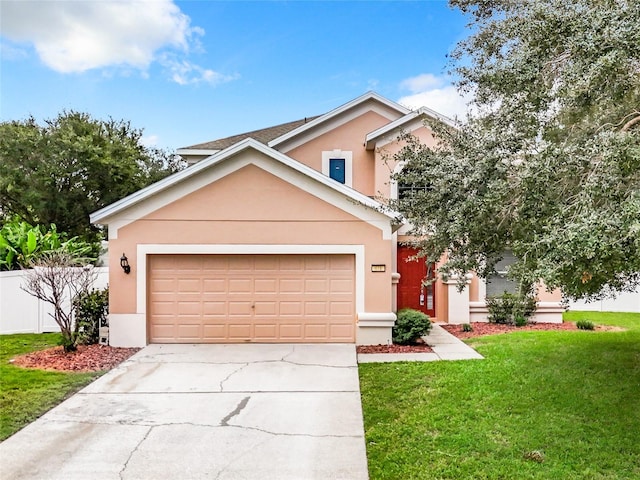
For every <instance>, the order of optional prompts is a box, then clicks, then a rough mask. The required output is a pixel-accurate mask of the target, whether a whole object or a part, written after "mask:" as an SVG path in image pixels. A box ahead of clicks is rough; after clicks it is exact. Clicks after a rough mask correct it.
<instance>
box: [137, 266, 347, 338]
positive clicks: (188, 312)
mask: <svg viewBox="0 0 640 480" xmlns="http://www.w3.org/2000/svg"><path fill="white" fill-rule="evenodd" d="M354 284H355V280H354V257H353V255H153V256H151V257H150V259H149V288H148V292H149V297H148V302H149V303H148V312H149V341H150V342H152V343H242V342H354V341H355V300H354V299H355V295H354Z"/></svg>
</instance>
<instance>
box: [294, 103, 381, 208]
mask: <svg viewBox="0 0 640 480" xmlns="http://www.w3.org/2000/svg"><path fill="white" fill-rule="evenodd" d="M387 123H389V119H388V118H385V117H383V116H382V115H380V114H378V113H376V112H373V111H368V112H365V113H363V114H362V115H360V116H358V117H357V118H355V119H353V120H350V121H348V122H346V123H344V124H342V125H340V126H338V127H336V128H334V129H332V130H330V131H328V132H326V133H323V134H321V135H319V136H317V137H315V138H313V139H311V140H310V141H308V142H306V143H304V144H303V145H300V146H297V147H295V148H293V149H291V150H288V151H286V152H285V153H286V154H287V155H289V156H290V157H292V158H294V159H296V160H298V161H299V162H302V163H304V164H305V165H308V166H309V167H311V168H313V169H315V170H317V171H319V172H323V173H325V174H328V172H327V171H326V169H327V165H326V163H327V159H328V158H334V157H335V158H343V157H349V156H350V158H351V160H350V162H351V166H350V169H351V175H350V177H351V185H350V186H351V187H352V188H354V189H355V190H357V191H359V192H361V193H363V194H365V195H368V196H374V195H375V194H376V188H375V183H376V180H375V168H376V166H375V154H374V152H373V151H367V150H366V149H365V147H364V138H365V136H366V134H367V133H369V132H371V131H374V130H376V129H378V128H380V127H382V126H384V125H386V124H387ZM323 152H325V153H324V164H325V165H324V166H323ZM347 171H349V166H347ZM347 177H349V175H347ZM346 184H347V185H349V182H348V181H347V182H346Z"/></svg>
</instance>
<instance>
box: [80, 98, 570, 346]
mask: <svg viewBox="0 0 640 480" xmlns="http://www.w3.org/2000/svg"><path fill="white" fill-rule="evenodd" d="M427 116H429V117H432V118H436V119H439V120H440V121H443V122H450V120H448V119H447V118H446V117H444V116H441V115H439V114H437V113H435V112H433V111H430V110H428V109H421V110H418V111H411V110H409V109H407V108H405V107H403V106H401V105H399V104H397V103H395V102H392V101H390V100H388V99H386V98H384V97H382V96H380V95H378V94H376V93H372V92H370V93H367V94H365V95H362V96H361V97H358V98H356V99H354V100H352V101H350V102H348V103H346V104H344V105H342V106H339V107H337V108H336V109H334V110H332V111H330V112H328V113H326V114H324V115H320V116H318V117H313V118H306V119H304V120H300V121H296V122H291V123H287V124H283V125H278V126H276V127H271V128H266V129H263V130H258V131H254V132H249V133H245V134H241V135H237V136H234V137H229V138H225V139H220V140H217V141H213V142H208V143H203V144H199V145H194V146H191V147H187V148H184V149H181V150H179V151H178V153H179V154H180V155H181V156H182V157H183V158H184V159H185V160H186V161H187V162H188V163H189V165H190V166H189V167H188V168H187V169H185V170H183V171H181V172H179V173H177V174H175V175H173V176H171V177H168V178H166V179H164V180H162V181H160V182H158V183H156V184H153V185H151V186H149V187H147V188H145V189H143V190H140V191H138V192H136V193H134V194H132V195H130V196H128V197H126V198H123V199H122V200H120V201H118V202H116V203H114V204H112V205H109V206H107V207H105V208H103V209H102V210H100V211H98V212H95V213H94V214H93V215H92V217H91V221H92V222H94V223H97V224H102V225H106V226H108V229H109V251H110V261H109V269H110V281H109V284H110V314H109V321H110V343H111V344H112V345H114V346H143V345H146V344H148V343H180V342H184V343H225V342H233V343H243V342H347V343H357V344H372V343H374V344H377V343H387V342H390V340H391V328H392V326H393V324H394V321H395V318H396V317H395V312H396V311H397V310H398V308H401V307H412V308H417V309H420V310H423V311H424V312H426V313H428V314H429V315H430V317H431V318H432V320H434V321H438V322H455V323H466V322H469V321H475V320H482V319H485V318H486V307H485V303H484V297H485V293H486V283H485V282H484V281H483V280H480V279H478V278H476V277H475V276H473V275H471V274H470V275H469V278H468V287H467V288H466V289H465V290H464V291H462V292H458V290H457V289H456V285H455V281H451V283H443V282H441V281H438V282H436V283H435V284H434V285H432V286H429V287H424V286H423V285H422V279H423V278H424V275H425V272H426V267H425V265H424V262H422V263H421V262H417V261H414V262H407V261H406V259H407V258H408V257H410V256H411V254H412V253H413V252H412V251H411V250H410V249H408V248H407V247H405V246H403V245H402V242H403V241H404V240H407V239H408V237H406V236H405V235H406V233H407V231H408V226H407V225H404V224H402V223H399V222H398V217H399V215H398V214H397V213H394V212H386V211H385V210H384V209H382V208H380V207H381V204H380V203H378V201H377V200H376V198H382V197H385V198H386V197H393V196H395V195H397V194H398V192H397V191H398V188H397V186H396V185H394V184H393V182H391V181H390V175H391V172H392V170H393V169H397V168H402V165H389V164H388V162H385V161H384V160H383V158H386V155H388V154H391V153H393V152H394V151H397V149H398V148H399V144H398V142H397V136H398V134H399V133H400V131H410V132H412V133H413V134H415V135H418V136H419V137H420V138H421V139H422V141H424V142H433V141H434V139H433V136H432V134H431V131H430V130H429V129H428V128H427V127H425V125H424V119H425V117H427ZM122 255H124V256H126V257H127V262H128V264H129V266H130V273H129V274H127V273H125V272H124V271H123V268H121V265H120V259H121V256H122ZM538 298H539V300H540V301H539V308H538V312H537V314H536V315H537V317H538V319H544V320H545V321H560V319H561V312H562V307H561V305H560V303H559V300H560V295H559V293H558V292H547V291H545V290H544V288H541V289H540V291H539V292H538Z"/></svg>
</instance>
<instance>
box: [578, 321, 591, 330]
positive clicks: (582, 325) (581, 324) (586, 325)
mask: <svg viewBox="0 0 640 480" xmlns="http://www.w3.org/2000/svg"><path fill="white" fill-rule="evenodd" d="M576 327H578V328H579V329H580V330H594V329H595V328H596V326H595V325H594V323H593V322H592V321H591V320H578V321H577V322H576Z"/></svg>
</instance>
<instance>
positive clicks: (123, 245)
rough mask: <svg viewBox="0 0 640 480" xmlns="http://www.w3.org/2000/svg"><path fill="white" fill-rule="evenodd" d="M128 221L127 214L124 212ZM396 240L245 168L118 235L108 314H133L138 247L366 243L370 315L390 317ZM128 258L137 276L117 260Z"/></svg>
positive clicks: (113, 245) (114, 241)
mask: <svg viewBox="0 0 640 480" xmlns="http://www.w3.org/2000/svg"><path fill="white" fill-rule="evenodd" d="M124 216H126V213H125V214H124ZM391 242H392V240H391V238H389V239H383V235H382V231H381V230H380V229H379V228H376V227H375V226H372V225H370V224H368V223H366V222H364V221H362V220H361V219H359V218H356V217H354V216H352V215H350V214H349V213H346V212H344V211H342V210H340V209H338V208H336V207H335V206H333V205H331V204H329V203H327V202H325V201H323V200H320V199H318V198H316V197H314V196H312V195H310V194H309V193H307V192H305V191H304V190H302V189H300V188H297V187H296V186H294V185H291V184H290V183H288V182H285V181H283V180H281V179H279V178H278V177H276V176H274V175H272V174H271V173H268V172H266V171H264V170H262V169H260V168H258V167H256V166H253V165H250V166H247V167H244V168H242V169H240V170H238V171H236V172H234V173H231V174H229V175H228V176H226V177H224V178H222V179H220V180H218V181H216V182H215V183H213V184H211V185H209V186H206V187H203V188H201V189H199V190H197V191H195V192H193V193H191V194H189V195H186V196H184V197H183V198H181V199H179V200H177V201H175V202H173V203H170V204H169V205H166V206H164V207H162V208H160V209H158V210H156V211H154V212H152V213H150V214H148V215H146V216H145V217H143V218H141V219H139V220H137V221H134V222H133V223H130V224H128V225H126V226H124V227H121V228H120V229H119V230H118V232H117V238H112V239H111V240H110V242H109V249H110V251H111V252H112V253H113V255H111V259H110V268H111V278H110V285H111V299H110V301H111V303H110V310H111V313H115V314H127V313H135V312H136V298H137V282H136V276H137V274H138V270H137V269H138V259H137V257H136V252H137V246H138V245H139V244H188V245H203V244H204V245H206V244H223V245H233V244H249V245H284V244H287V245H318V244H323V245H331V244H339V245H363V246H364V248H365V260H364V261H365V274H364V277H365V285H366V289H365V295H364V304H365V305H364V306H365V309H366V311H372V312H390V311H391V300H392V299H391V271H390V270H391V269H388V270H387V272H385V273H372V272H371V271H370V264H373V263H376V264H378V263H380V264H386V265H390V264H391V252H392V250H393V249H392V245H391ZM121 252H124V253H126V255H127V257H128V258H129V263H130V265H131V269H132V272H131V274H130V275H125V274H124V273H123V272H122V269H121V268H120V267H119V263H118V262H119V257H120V255H121V254H122V253H121Z"/></svg>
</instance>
